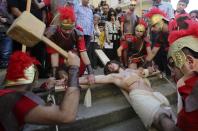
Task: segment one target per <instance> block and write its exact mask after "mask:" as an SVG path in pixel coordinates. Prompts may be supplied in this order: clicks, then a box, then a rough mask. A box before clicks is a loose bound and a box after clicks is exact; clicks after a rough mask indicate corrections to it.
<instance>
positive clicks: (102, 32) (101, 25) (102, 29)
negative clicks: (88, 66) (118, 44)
mask: <svg viewBox="0 0 198 131" xmlns="http://www.w3.org/2000/svg"><path fill="white" fill-rule="evenodd" d="M98 26H99V30H100V36H99V45H100V48H101V49H103V48H104V43H105V23H102V22H100V23H99V24H98Z"/></svg>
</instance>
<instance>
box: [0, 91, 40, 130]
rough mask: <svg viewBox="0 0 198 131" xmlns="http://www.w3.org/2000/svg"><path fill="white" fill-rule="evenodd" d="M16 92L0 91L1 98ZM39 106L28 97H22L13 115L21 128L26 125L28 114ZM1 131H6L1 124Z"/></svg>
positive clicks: (16, 104)
mask: <svg viewBox="0 0 198 131" xmlns="http://www.w3.org/2000/svg"><path fill="white" fill-rule="evenodd" d="M13 92H15V91H14V90H9V89H2V90H0V97H1V96H4V95H6V94H9V93H13ZM37 105H38V104H37V103H35V102H34V101H33V100H31V99H30V98H28V97H26V96H22V97H21V98H20V99H19V100H18V101H17V102H16V103H15V106H14V108H13V114H14V116H15V118H16V120H17V121H18V124H19V127H22V126H23V125H24V124H25V121H24V119H25V116H26V114H27V113H28V112H29V111H31V110H32V109H33V108H34V107H36V106H37ZM0 131H4V128H3V126H2V124H1V123H0Z"/></svg>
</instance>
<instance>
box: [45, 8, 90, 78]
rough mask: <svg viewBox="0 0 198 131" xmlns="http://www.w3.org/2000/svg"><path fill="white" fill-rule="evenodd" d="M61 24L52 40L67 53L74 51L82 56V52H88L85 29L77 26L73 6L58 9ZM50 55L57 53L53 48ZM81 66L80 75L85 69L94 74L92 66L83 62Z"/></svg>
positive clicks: (57, 26) (49, 49) (59, 23)
mask: <svg viewBox="0 0 198 131" xmlns="http://www.w3.org/2000/svg"><path fill="white" fill-rule="evenodd" d="M58 13H59V17H58V18H59V22H58V25H56V28H55V30H54V32H53V35H52V36H51V37H50V39H51V40H52V41H53V42H55V43H57V44H58V45H59V46H60V47H61V48H63V49H64V50H66V51H72V52H75V53H77V54H78V55H79V56H80V53H81V52H86V46H85V41H84V37H83V29H82V28H81V27H79V26H75V13H74V9H73V7H72V6H65V7H59V8H58ZM47 50H48V53H49V54H53V53H56V51H54V50H53V49H52V48H48V49H47ZM82 61H83V59H82V58H81V66H80V71H79V72H80V75H83V74H84V71H85V67H86V68H87V70H88V73H89V74H93V69H92V67H91V65H90V64H88V65H86V66H85V64H84V63H83V62H84V61H83V62H82ZM61 63H63V60H62V62H61Z"/></svg>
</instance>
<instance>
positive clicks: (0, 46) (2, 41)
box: [0, 33, 13, 64]
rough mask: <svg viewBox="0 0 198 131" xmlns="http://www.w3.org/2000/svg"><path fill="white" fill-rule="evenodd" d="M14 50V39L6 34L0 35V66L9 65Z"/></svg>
mask: <svg viewBox="0 0 198 131" xmlns="http://www.w3.org/2000/svg"><path fill="white" fill-rule="evenodd" d="M12 48H13V42H12V39H11V38H10V37H8V36H7V35H6V34H5V33H0V64H4V63H5V64H7V63H8V61H9V57H10V55H11V53H12Z"/></svg>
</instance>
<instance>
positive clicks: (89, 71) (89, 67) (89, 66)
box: [86, 64, 94, 75]
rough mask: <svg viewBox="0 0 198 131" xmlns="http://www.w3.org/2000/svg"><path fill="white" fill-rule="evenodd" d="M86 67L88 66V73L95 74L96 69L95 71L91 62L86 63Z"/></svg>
mask: <svg viewBox="0 0 198 131" xmlns="http://www.w3.org/2000/svg"><path fill="white" fill-rule="evenodd" d="M86 68H87V71H88V74H89V75H90V74H94V71H93V69H92V67H91V64H88V65H86Z"/></svg>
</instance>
